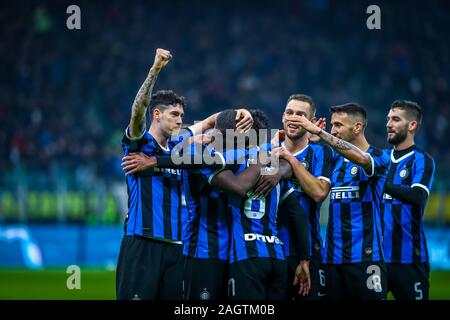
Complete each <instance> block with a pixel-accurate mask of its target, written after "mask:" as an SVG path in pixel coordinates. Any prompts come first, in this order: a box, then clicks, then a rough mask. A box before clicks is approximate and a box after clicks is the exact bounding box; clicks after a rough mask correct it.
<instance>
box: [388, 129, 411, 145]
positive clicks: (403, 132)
mask: <svg viewBox="0 0 450 320" xmlns="http://www.w3.org/2000/svg"><path fill="white" fill-rule="evenodd" d="M388 133H392V132H388ZM407 134H408V126H407V125H406V126H405V127H403V128H402V129H400V130H399V131H398V132H395V133H394V135H393V136H392V137H391V138H389V137H388V139H387V140H388V142H389V143H390V144H392V145H398V144H400V143H402V142H403V141H405V139H406V136H407Z"/></svg>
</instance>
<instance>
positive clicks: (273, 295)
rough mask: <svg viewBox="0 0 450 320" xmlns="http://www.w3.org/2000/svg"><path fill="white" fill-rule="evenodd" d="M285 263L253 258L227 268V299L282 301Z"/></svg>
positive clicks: (284, 292) (284, 293)
mask: <svg viewBox="0 0 450 320" xmlns="http://www.w3.org/2000/svg"><path fill="white" fill-rule="evenodd" d="M286 280H287V262H286V261H285V260H277V259H271V258H253V259H247V260H243V261H238V262H235V263H232V264H230V265H229V266H228V297H229V298H230V299H231V300H284V299H286V290H287V283H286Z"/></svg>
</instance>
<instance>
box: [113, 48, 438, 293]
mask: <svg viewBox="0 0 450 320" xmlns="http://www.w3.org/2000/svg"><path fill="white" fill-rule="evenodd" d="M171 58H172V56H171V54H170V52H168V51H166V50H163V49H157V51H156V55H155V61H154V64H153V66H152V68H151V69H150V71H149V74H148V76H147V78H146V80H145V82H144V83H143V85H142V87H141V89H140V90H139V92H138V94H137V96H136V99H135V101H134V104H133V107H132V112H131V119H130V123H129V126H128V127H127V129H126V131H125V135H124V138H123V140H122V145H123V149H124V152H125V156H124V158H123V163H122V166H123V168H124V170H125V171H126V180H127V189H128V196H129V210H128V214H127V218H126V221H125V235H124V238H123V240H122V243H121V247H120V253H119V260H118V265H117V273H116V290H117V298H118V299H170V300H179V299H187V300H210V299H211V300H213V299H214V300H217V299H234V300H271V299H274V300H282V299H290V300H293V299H294V300H296V299H298V300H302V299H310V300H320V299H332V300H334V299H385V298H386V296H387V292H388V291H391V292H392V294H393V295H394V297H395V298H396V299H427V298H428V291H429V282H428V274H429V264H428V252H427V245H426V241H425V234H424V230H423V226H422V215H423V213H424V208H425V205H426V202H427V199H428V196H429V192H430V190H431V185H432V182H433V179H434V161H433V159H432V158H431V157H430V156H429V155H428V154H426V153H425V152H423V151H422V150H421V149H420V148H418V147H417V146H415V144H414V136H415V133H416V131H417V129H418V128H419V126H420V124H421V121H422V111H421V108H420V107H419V106H418V104H417V103H414V102H410V101H395V102H394V103H393V104H392V105H391V107H390V110H389V113H388V116H387V124H386V128H387V135H388V136H387V140H388V142H389V143H390V144H391V145H392V146H393V148H392V149H390V150H380V149H377V148H375V147H374V146H372V145H370V144H369V143H368V142H367V140H366V137H365V135H364V131H365V128H366V126H367V119H368V116H367V112H366V110H365V108H364V107H363V106H361V105H359V104H357V103H347V104H344V105H339V106H335V107H332V108H331V109H330V110H331V114H332V116H331V126H332V127H331V133H328V132H326V131H325V126H326V120H325V119H324V118H320V119H317V118H316V117H315V112H316V108H315V105H314V102H313V100H312V99H311V97H309V96H307V95H304V94H295V95H292V96H290V97H289V99H288V101H287V104H286V107H285V110H284V112H283V115H282V122H283V130H280V131H279V132H278V133H277V135H276V138H277V139H274V140H272V141H270V135H269V134H268V130H269V129H270V128H269V121H268V119H267V116H266V115H265V114H264V112H262V111H260V110H246V109H237V110H231V109H227V110H224V111H222V112H220V113H217V114H213V115H211V116H210V117H208V118H207V119H205V120H203V121H201V122H198V123H196V124H195V125H193V126H190V127H189V128H188V129H187V130H184V131H185V134H181V131H180V129H181V125H182V118H183V115H184V107H185V105H184V99H183V98H182V97H180V96H178V95H177V94H175V93H174V92H172V91H158V92H157V93H156V94H154V95H152V89H153V86H154V83H155V81H156V78H157V76H158V74H159V72H160V71H161V70H162V69H163V68H164V66H165V65H166V64H167V63H168V62H169V61H170V59H171ZM148 106H150V111H151V116H152V119H151V126H150V129H149V130H147V129H146V126H145V123H146V119H145V118H146V112H147V107H148ZM230 130H231V132H234V134H232V135H231V136H230ZM249 130H254V132H256V133H257V137H258V139H257V140H256V143H255V141H253V142H252V141H249V139H248V137H247V139H246V140H245V139H244V140H243V141H245V143H244V145H240V144H239V143H237V144H236V143H235V142H236V141H235V140H239V137H240V135H242V136H243V137H244V138H245V133H246V132H248V131H249ZM205 131H209V133H205ZM204 133H205V134H204ZM218 136H220V137H223V138H224V139H223V141H220V139H217V137H218ZM262 137H265V138H262ZM267 138H268V139H267ZM230 140H231V141H232V143H228V142H229V141H230ZM250 140H251V139H250ZM225 142H227V143H225ZM278 142H280V143H279V145H278ZM181 145H182V146H183V147H182V148H181V149H180V148H178V147H179V146H181ZM180 150H182V151H180ZM174 154H177V155H178V156H180V155H182V156H187V158H188V159H190V160H191V161H188V162H187V163H186V162H183V163H176V162H175V161H174ZM199 155H200V157H202V156H204V155H207V156H210V157H211V158H212V159H214V160H215V161H204V160H202V161H200V162H199V161H194V160H195V159H196V157H197V156H199ZM197 159H198V158H197ZM263 159H266V160H268V161H266V162H265V161H263ZM274 164H276V165H274ZM327 196H329V208H328V210H327V211H328V225H327V230H326V239H325V241H323V240H322V237H321V234H320V224H319V214H320V211H321V205H322V202H323V201H324V200H325V199H326V198H327Z"/></svg>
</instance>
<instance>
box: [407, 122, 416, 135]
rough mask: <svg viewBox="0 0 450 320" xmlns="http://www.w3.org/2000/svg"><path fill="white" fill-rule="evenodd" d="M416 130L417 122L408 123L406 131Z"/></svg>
mask: <svg viewBox="0 0 450 320" xmlns="http://www.w3.org/2000/svg"><path fill="white" fill-rule="evenodd" d="M416 130H417V121H416V120H413V121H410V122H409V124H408V131H413V132H414V131H416Z"/></svg>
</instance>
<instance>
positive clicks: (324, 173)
mask: <svg viewBox="0 0 450 320" xmlns="http://www.w3.org/2000/svg"><path fill="white" fill-rule="evenodd" d="M282 146H284V143H283V144H282ZM294 156H295V157H296V158H297V160H298V161H299V162H300V163H302V164H303V166H304V167H305V168H306V169H307V170H308V171H309V172H310V173H311V174H312V175H313V176H315V177H316V178H318V179H323V180H325V181H328V182H329V183H330V178H331V170H332V168H333V151H332V150H331V148H330V147H328V146H326V145H321V144H310V145H307V146H306V147H305V148H304V149H303V150H301V151H299V152H297V153H296V154H294ZM290 181H291V182H292V185H293V187H294V190H295V192H294V194H295V195H296V196H297V198H298V201H299V203H300V205H301V206H302V207H303V209H304V210H305V212H306V214H307V215H308V230H309V240H310V244H311V246H310V251H311V252H310V255H311V256H316V255H319V256H320V257H321V258H320V259H321V260H322V259H323V256H324V255H323V242H322V237H321V236H320V224H319V218H320V206H321V203H317V202H315V201H314V200H313V199H312V198H311V197H309V196H308V195H307V194H306V193H305V192H304V191H303V190H302V188H301V187H300V184H299V182H298V180H297V179H296V178H295V177H294V176H293V178H292V179H291V180H290ZM292 232H294V231H293V229H292V227H286V226H283V225H280V235H279V237H280V239H281V241H282V242H283V243H284V254H285V256H286V257H288V256H298V255H299V253H298V252H297V249H296V248H297V246H294V245H293V243H292V241H293V237H290V234H291V233H292Z"/></svg>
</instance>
